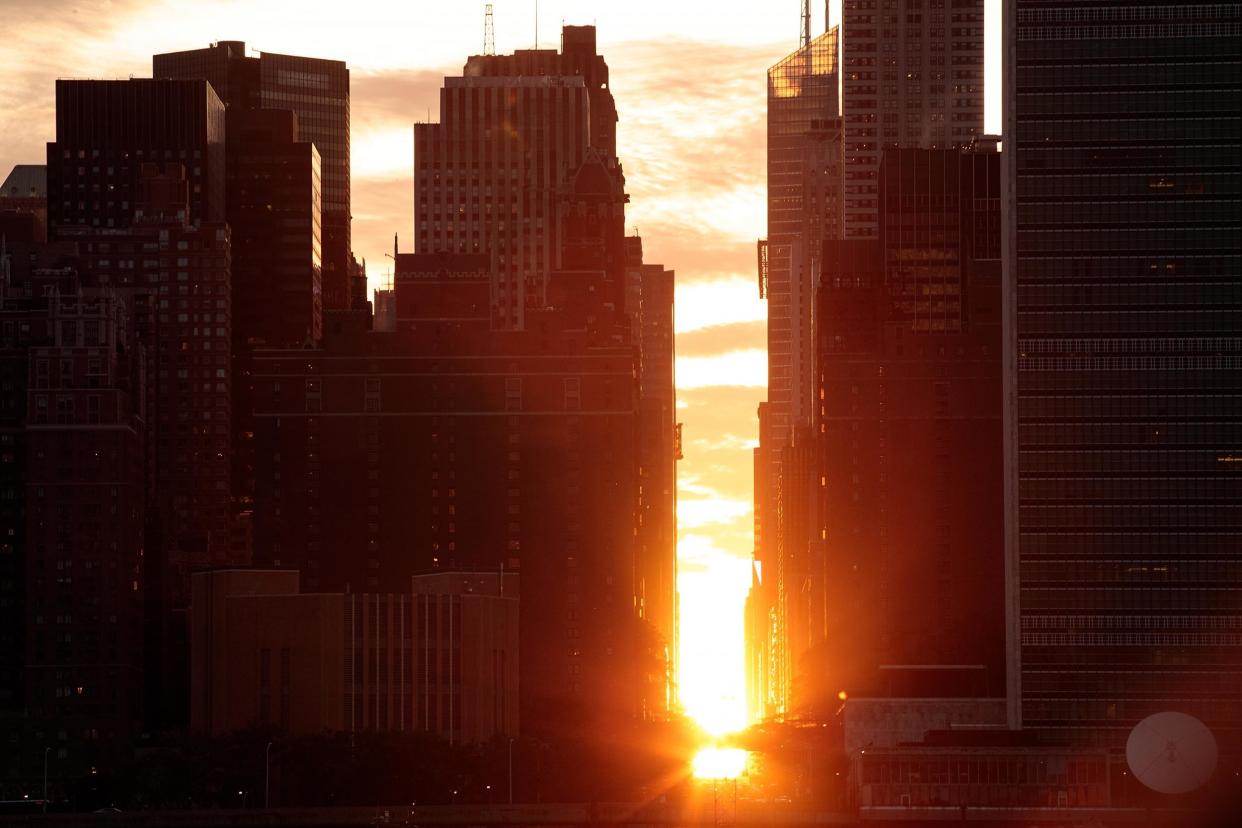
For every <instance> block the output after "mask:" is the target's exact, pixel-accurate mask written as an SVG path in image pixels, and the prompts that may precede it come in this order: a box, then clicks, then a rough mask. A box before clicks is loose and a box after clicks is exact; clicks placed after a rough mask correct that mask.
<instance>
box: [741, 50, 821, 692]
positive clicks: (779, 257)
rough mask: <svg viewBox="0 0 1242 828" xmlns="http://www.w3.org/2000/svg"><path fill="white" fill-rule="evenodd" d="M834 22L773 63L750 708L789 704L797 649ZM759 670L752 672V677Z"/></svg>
mask: <svg viewBox="0 0 1242 828" xmlns="http://www.w3.org/2000/svg"><path fill="white" fill-rule="evenodd" d="M839 37H840V33H839V31H838V29H836V28H833V29H831V30H829V31H827V32H825V33H824V34H822V35H820V36H819V37H817V38H816V39H815V40H811V41H809V42H806V43H804V44H803V45H802V46H801V48H799V49H798V50H797V51H795V52H793V53H792V54H790V55H788V56H786V57H785V58H784V59H783V60H781V61H780V62H779V63H777V64H776V65H775V66H773V67H771V68H770V69H768V129H767V146H768V166H767V180H768V228H767V230H768V232H767V238H766V239H763V240H761V241H760V242H759V295H760V296H761V297H764V298H766V299H767V302H768V396H767V403H766V404H765V405H764V406H763V413H762V414H761V415H760V420H761V424H760V429H759V448H758V449H757V450H756V453H755V463H756V472H755V474H756V488H755V552H754V554H755V561H756V562H757V563H758V566H757V567H756V574H757V578H756V587H757V590H758V591H757V592H756V593H755V596H754V600H755V601H756V602H758V604H760V605H763V606H764V607H766V608H767V609H766V611H763V612H762V613H761V614H763V615H769V614H770V615H771V619H772V623H773V624H774V625H775V627H774V632H775V629H777V628H779V629H780V630H782V631H781V632H776V633H775V634H774V635H763V636H761V638H762V640H764V641H767V642H769V643H771V642H773V641H775V642H777V644H778V646H777V648H776V650H774V651H772V652H771V653H770V657H771V659H772V664H771V665H770V670H769V672H768V675H766V676H765V677H764V678H763V679H762V680H760V681H759V683H761V684H763V685H764V686H765V687H767V691H765V692H758V693H757V692H756V691H755V690H754V689H753V688H752V691H751V696H752V705H755V707H754V708H753V709H752V713H753V714H755V715H758V716H765V715H778V714H780V713H781V712H783V710H784V707H785V706H786V703H787V698H788V693H789V675H790V671H791V670H792V658H793V656H792V655H791V654H790V653H789V652H788V648H786V647H785V642H786V640H787V639H786V636H785V634H784V632H783V629H784V624H785V616H784V607H785V600H784V597H783V596H784V594H785V587H784V585H783V584H782V582H781V577H780V574H781V571H782V569H781V566H780V564H779V563H778V561H779V557H780V552H779V547H780V545H781V537H782V535H781V530H780V528H779V527H780V518H779V507H778V496H777V492H778V488H779V486H780V483H781V462H782V458H783V456H784V450H785V447H786V446H787V445H788V443H789V441H790V440H791V439H792V436H793V433H794V430H795V429H796V427H797V424H798V423H805V422H807V421H808V419H809V418H810V416H811V411H812V408H811V392H812V389H813V385H814V383H813V380H812V377H813V369H812V367H813V364H814V348H813V346H814V337H813V334H812V325H813V321H812V320H813V318H814V312H813V307H814V301H815V279H816V277H815V275H814V274H815V273H816V272H817V271H818V256H819V251H820V249H821V246H822V243H823V240H824V239H825V238H829V237H832V236H833V235H836V234H839V229H838V228H839V224H840V204H839V201H837V200H836V199H834V198H831V197H828V196H829V192H830V191H832V190H833V187H832V185H831V184H829V183H827V182H828V181H830V180H831V179H832V177H833V172H834V171H835V173H836V177H837V178H839V176H840V169H839V164H834V163H833V161H834V158H839V157H840V144H839V139H840V134H839V126H840V118H839V115H840V105H839V95H838V87H839V85H840V76H839V74H838V70H839V67H838V41H839ZM755 680H756V677H755V676H754V675H752V683H754V682H755Z"/></svg>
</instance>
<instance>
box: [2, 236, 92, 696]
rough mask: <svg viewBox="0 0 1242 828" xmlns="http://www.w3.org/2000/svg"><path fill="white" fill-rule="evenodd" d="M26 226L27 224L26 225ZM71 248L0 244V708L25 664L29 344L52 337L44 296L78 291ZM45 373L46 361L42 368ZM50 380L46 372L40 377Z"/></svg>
mask: <svg viewBox="0 0 1242 828" xmlns="http://www.w3.org/2000/svg"><path fill="white" fill-rule="evenodd" d="M27 229H29V225H28V226H27ZM76 254H77V248H76V247H75V246H74V245H71V244H55V245H47V244H41V243H36V242H33V241H32V240H31V239H30V235H29V233H27V234H26V236H25V237H24V238H23V239H20V240H17V239H14V238H13V237H12V236H11V235H5V237H4V239H3V241H2V242H0V291H2V292H0V331H2V332H3V334H2V335H3V338H2V339H0V390H3V394H0V526H3V527H5V529H4V534H3V535H2V536H0V711H12V710H18V709H21V707H22V704H23V699H24V687H23V678H22V665H23V664H24V663H25V658H26V652H25V647H26V644H25V641H26V639H25V629H26V611H25V609H26V594H27V593H26V587H27V585H26V569H27V559H28V557H29V554H30V552H29V549H28V544H27V542H26V500H27V496H28V494H29V489H28V485H27V473H28V469H27V463H28V458H29V452H28V449H27V446H28V437H29V434H28V431H27V413H28V409H29V407H30V406H29V399H28V398H27V392H28V388H29V382H30V368H31V360H30V348H31V347H33V346H35V345H40V346H45V345H47V344H48V343H50V342H54V341H55V332H54V331H53V329H52V324H51V323H52V320H51V314H50V312H49V302H50V301H51V298H52V296H53V295H62V294H63V295H66V296H72V295H74V294H75V293H76V291H77V290H78V262H77V258H76ZM48 370H49V371H50V367H49V369H48ZM47 382H50V378H49V379H48V380H47Z"/></svg>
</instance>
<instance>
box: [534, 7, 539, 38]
mask: <svg viewBox="0 0 1242 828" xmlns="http://www.w3.org/2000/svg"><path fill="white" fill-rule="evenodd" d="M535 49H536V50H538V49H539V0H535Z"/></svg>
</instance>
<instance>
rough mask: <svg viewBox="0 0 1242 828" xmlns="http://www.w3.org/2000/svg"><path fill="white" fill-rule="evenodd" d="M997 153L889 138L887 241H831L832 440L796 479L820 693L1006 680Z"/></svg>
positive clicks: (971, 688)
mask: <svg viewBox="0 0 1242 828" xmlns="http://www.w3.org/2000/svg"><path fill="white" fill-rule="evenodd" d="M999 161H1000V159H999V155H998V153H996V152H995V150H994V148H993V149H991V150H988V149H984V150H983V151H961V150H927V149H922V150H920V149H887V150H885V152H884V154H883V162H882V164H881V167H880V181H879V186H878V187H877V191H878V192H879V194H880V205H881V222H880V238H879V239H878V240H876V241H865V242H864V241H840V242H829V243H828V244H827V248H826V250H825V253H824V257H825V261H832V262H834V266H833V267H832V268H831V269H826V270H825V272H824V276H823V282H822V284H821V286H820V295H819V302H820V306H819V311H818V314H817V322H818V362H817V369H818V374H819V386H820V393H819V395H818V396H819V401H820V405H819V412H818V416H817V420H816V424H817V428H816V431H817V432H818V439H819V441H820V443H819V446H818V447H813V446H814V442H813V438H812V435H810V434H808V435H807V443H808V448H807V453H808V454H815V453H816V452H819V453H820V454H819V456H818V457H817V458H816V460H815V461H814V462H807V464H806V465H808V466H809V468H808V470H807V472H806V473H805V474H806V476H807V477H808V478H810V479H809V480H807V481H806V482H805V483H804V484H803V485H802V486H798V485H796V484H795V487H794V493H795V496H798V493H799V492H802V491H805V488H804V486H806V485H809V486H810V487H812V488H813V489H814V488H817V489H818V496H817V504H816V505H814V506H812V507H811V508H810V510H809V511H810V514H811V515H812V516H814V519H817V520H818V523H812V534H817V535H819V537H820V541H821V543H818V544H812V546H811V547H810V548H811V550H812V551H811V554H808V555H806V556H805V565H802V566H799V565H798V564H799V559H798V556H797V555H796V554H795V555H789V556H787V564H786V566H787V567H789V568H790V569H791V570H792V573H791V574H796V575H797V576H798V580H795V581H794V583H795V584H796V586H797V587H798V588H797V589H795V590H794V594H795V595H809V596H811V597H810V598H806V599H802V600H800V601H795V599H794V598H792V597H791V598H790V602H791V604H790V605H791V607H792V606H797V607H798V608H799V610H800V614H799V615H797V616H795V615H794V614H793V613H792V612H791V614H790V621H789V629H790V635H791V637H794V636H796V635H798V634H800V633H801V631H802V627H803V625H805V626H806V627H808V628H809V629H810V633H809V635H807V634H805V633H803V634H801V637H800V639H799V638H795V639H794V640H795V641H796V642H797V643H799V644H801V645H802V646H812V647H813V646H814V645H815V642H816V641H817V640H818V641H821V642H822V644H820V645H819V646H818V647H817V648H816V652H815V656H814V657H813V658H812V660H811V664H812V665H813V668H814V669H813V670H812V671H810V672H808V673H807V674H805V675H804V676H802V678H803V680H804V684H805V685H806V686H804V687H803V688H802V691H803V693H806V694H809V695H810V697H812V698H829V699H832V698H836V695H837V693H838V692H839V691H841V690H844V691H846V692H847V694H848V695H850V696H859V695H923V696H937V695H951V694H957V693H964V694H970V695H976V696H986V695H1000V694H1001V693H1002V692H1003V687H1004V680H1003V676H1004V670H1005V652H1004V609H1003V601H1002V596H1003V591H1004V590H1003V584H1004V568H1003V565H1004V556H1003V554H1002V550H1003V522H1002V515H1003V487H1002V486H1001V482H1002V481H1003V475H1002V441H1001V408H1002V399H1001V353H1000V348H1001V332H1000V327H999V325H998V320H999V314H998V312H997V310H998V309H997V299H998V298H999V284H998V276H999V268H1000V232H999V230H1000V176H999V173H1000V163H999ZM816 477H818V479H815V478H816ZM821 596H822V597H821ZM948 665H956V666H960V667H974V668H976V671H975V672H976V675H975V676H974V678H972V679H971V680H970V681H966V682H962V681H961V677H962V676H964V675H967V674H966V673H961V672H956V673H953V674H952V676H950V675H949V674H947V673H946V674H944V675H937V674H935V671H931V672H929V670H928V668H931V667H936V668H939V667H941V666H948ZM897 667H901V668H902V671H901V672H894V669H893V668H897ZM914 668H917V669H914ZM941 672H942V673H943V672H944V671H943V670H942V671H941ZM817 679H818V680H823V681H825V682H827V685H825V686H823V687H820V688H818V689H817V688H815V687H814V682H815V680H817ZM795 681H797V678H796V679H795Z"/></svg>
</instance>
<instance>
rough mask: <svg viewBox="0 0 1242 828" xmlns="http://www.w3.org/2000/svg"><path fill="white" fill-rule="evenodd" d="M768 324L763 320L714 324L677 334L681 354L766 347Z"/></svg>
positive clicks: (696, 354) (712, 352)
mask: <svg viewBox="0 0 1242 828" xmlns="http://www.w3.org/2000/svg"><path fill="white" fill-rule="evenodd" d="M767 341H768V326H767V323H766V322H765V321H763V320H759V321H755V322H737V323H734V324H730V325H713V326H711V327H708V328H698V329H694V330H690V331H686V332H685V333H679V334H678V335H677V354H678V355H679V356H686V357H691V356H709V355H711V354H719V353H723V352H725V351H729V350H732V349H737V348H745V349H752V348H766V347H767Z"/></svg>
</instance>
